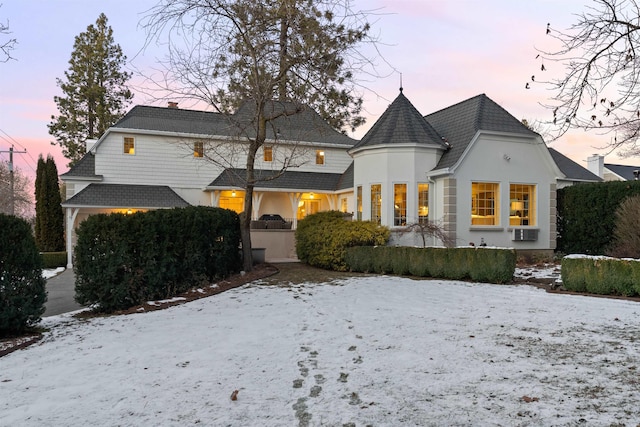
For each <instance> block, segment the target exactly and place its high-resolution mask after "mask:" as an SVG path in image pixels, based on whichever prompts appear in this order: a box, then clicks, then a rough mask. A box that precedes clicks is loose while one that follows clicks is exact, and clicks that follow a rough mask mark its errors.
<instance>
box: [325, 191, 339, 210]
mask: <svg viewBox="0 0 640 427" xmlns="http://www.w3.org/2000/svg"><path fill="white" fill-rule="evenodd" d="M326 196H327V201H328V202H329V210H330V211H337V210H339V209H338V195H337V194H326Z"/></svg>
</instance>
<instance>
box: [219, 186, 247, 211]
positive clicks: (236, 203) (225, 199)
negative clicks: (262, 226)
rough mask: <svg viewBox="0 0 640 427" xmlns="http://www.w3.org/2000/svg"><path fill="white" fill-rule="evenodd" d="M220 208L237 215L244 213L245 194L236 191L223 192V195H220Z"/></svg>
mask: <svg viewBox="0 0 640 427" xmlns="http://www.w3.org/2000/svg"><path fill="white" fill-rule="evenodd" d="M219 206H220V207H221V208H224V209H229V210H232V211H235V212H237V213H242V211H244V192H242V191H236V190H232V191H223V192H222V194H220V202H219Z"/></svg>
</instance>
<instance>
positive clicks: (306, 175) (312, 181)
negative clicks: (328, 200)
mask: <svg viewBox="0 0 640 427" xmlns="http://www.w3.org/2000/svg"><path fill="white" fill-rule="evenodd" d="M345 173H346V172H345ZM255 174H256V177H257V178H258V179H263V181H258V182H256V185H255V187H254V188H255V189H256V190H259V189H278V190H297V191H300V190H306V191H336V190H338V189H339V184H340V182H341V179H342V177H343V174H341V173H320V172H299V171H292V170H286V171H284V172H283V173H282V175H280V176H278V177H277V178H274V179H269V177H270V176H272V175H273V174H274V171H272V170H266V169H256V170H255ZM245 176H246V169H236V168H228V169H225V170H224V171H222V173H221V174H220V175H218V177H217V178H216V179H214V180H213V182H211V184H209V185H208V186H207V188H209V189H212V188H229V187H236V188H244V187H245V185H246V184H245V183H246V180H245ZM351 186H352V187H353V178H352V180H351Z"/></svg>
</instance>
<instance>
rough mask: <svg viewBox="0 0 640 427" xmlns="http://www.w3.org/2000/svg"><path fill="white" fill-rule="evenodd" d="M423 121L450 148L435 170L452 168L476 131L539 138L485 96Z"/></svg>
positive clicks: (472, 99)
mask: <svg viewBox="0 0 640 427" xmlns="http://www.w3.org/2000/svg"><path fill="white" fill-rule="evenodd" d="M425 119H426V120H427V121H428V122H429V123H430V124H431V125H432V126H433V128H434V129H435V130H436V131H437V132H438V134H440V135H441V136H442V137H443V138H445V140H446V141H447V142H448V143H449V144H450V146H451V148H450V149H449V150H448V151H447V152H445V153H444V155H443V156H442V158H441V159H440V162H439V163H438V165H437V167H436V168H437V169H444V168H448V167H451V166H453V165H455V164H456V162H457V161H458V160H459V159H460V156H462V153H464V151H465V149H466V148H467V146H468V145H469V143H471V140H472V139H473V137H474V136H475V134H476V133H477V132H478V131H479V130H484V131H496V132H505V133H515V134H520V135H524V136H529V137H535V136H538V134H537V133H535V132H534V131H532V130H530V129H529V128H527V127H526V126H525V125H523V124H522V123H521V122H520V120H518V119H516V118H515V117H513V116H512V115H511V114H509V113H508V112H507V110H505V109H504V108H502V107H501V106H499V105H498V104H496V103H495V102H494V101H492V100H491V99H490V98H489V97H488V96H487V95H485V94H481V95H477V96H475V97H473V98H469V99H467V100H465V101H462V102H460V103H458V104H455V105H452V106H450V107H447V108H445V109H442V110H440V111H436V112H435V113H432V114H429V115H427V116H425Z"/></svg>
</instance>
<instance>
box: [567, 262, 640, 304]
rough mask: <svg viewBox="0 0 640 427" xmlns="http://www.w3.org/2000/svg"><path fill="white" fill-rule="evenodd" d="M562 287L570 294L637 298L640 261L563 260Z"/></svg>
mask: <svg viewBox="0 0 640 427" xmlns="http://www.w3.org/2000/svg"><path fill="white" fill-rule="evenodd" d="M561 276H562V285H563V286H564V287H565V288H566V289H567V290H569V291H573V292H588V293H592V294H599V295H624V296H637V295H640V261H639V260H635V259H618V258H609V257H604V256H584V255H569V256H566V257H564V258H563V259H562V270H561Z"/></svg>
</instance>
